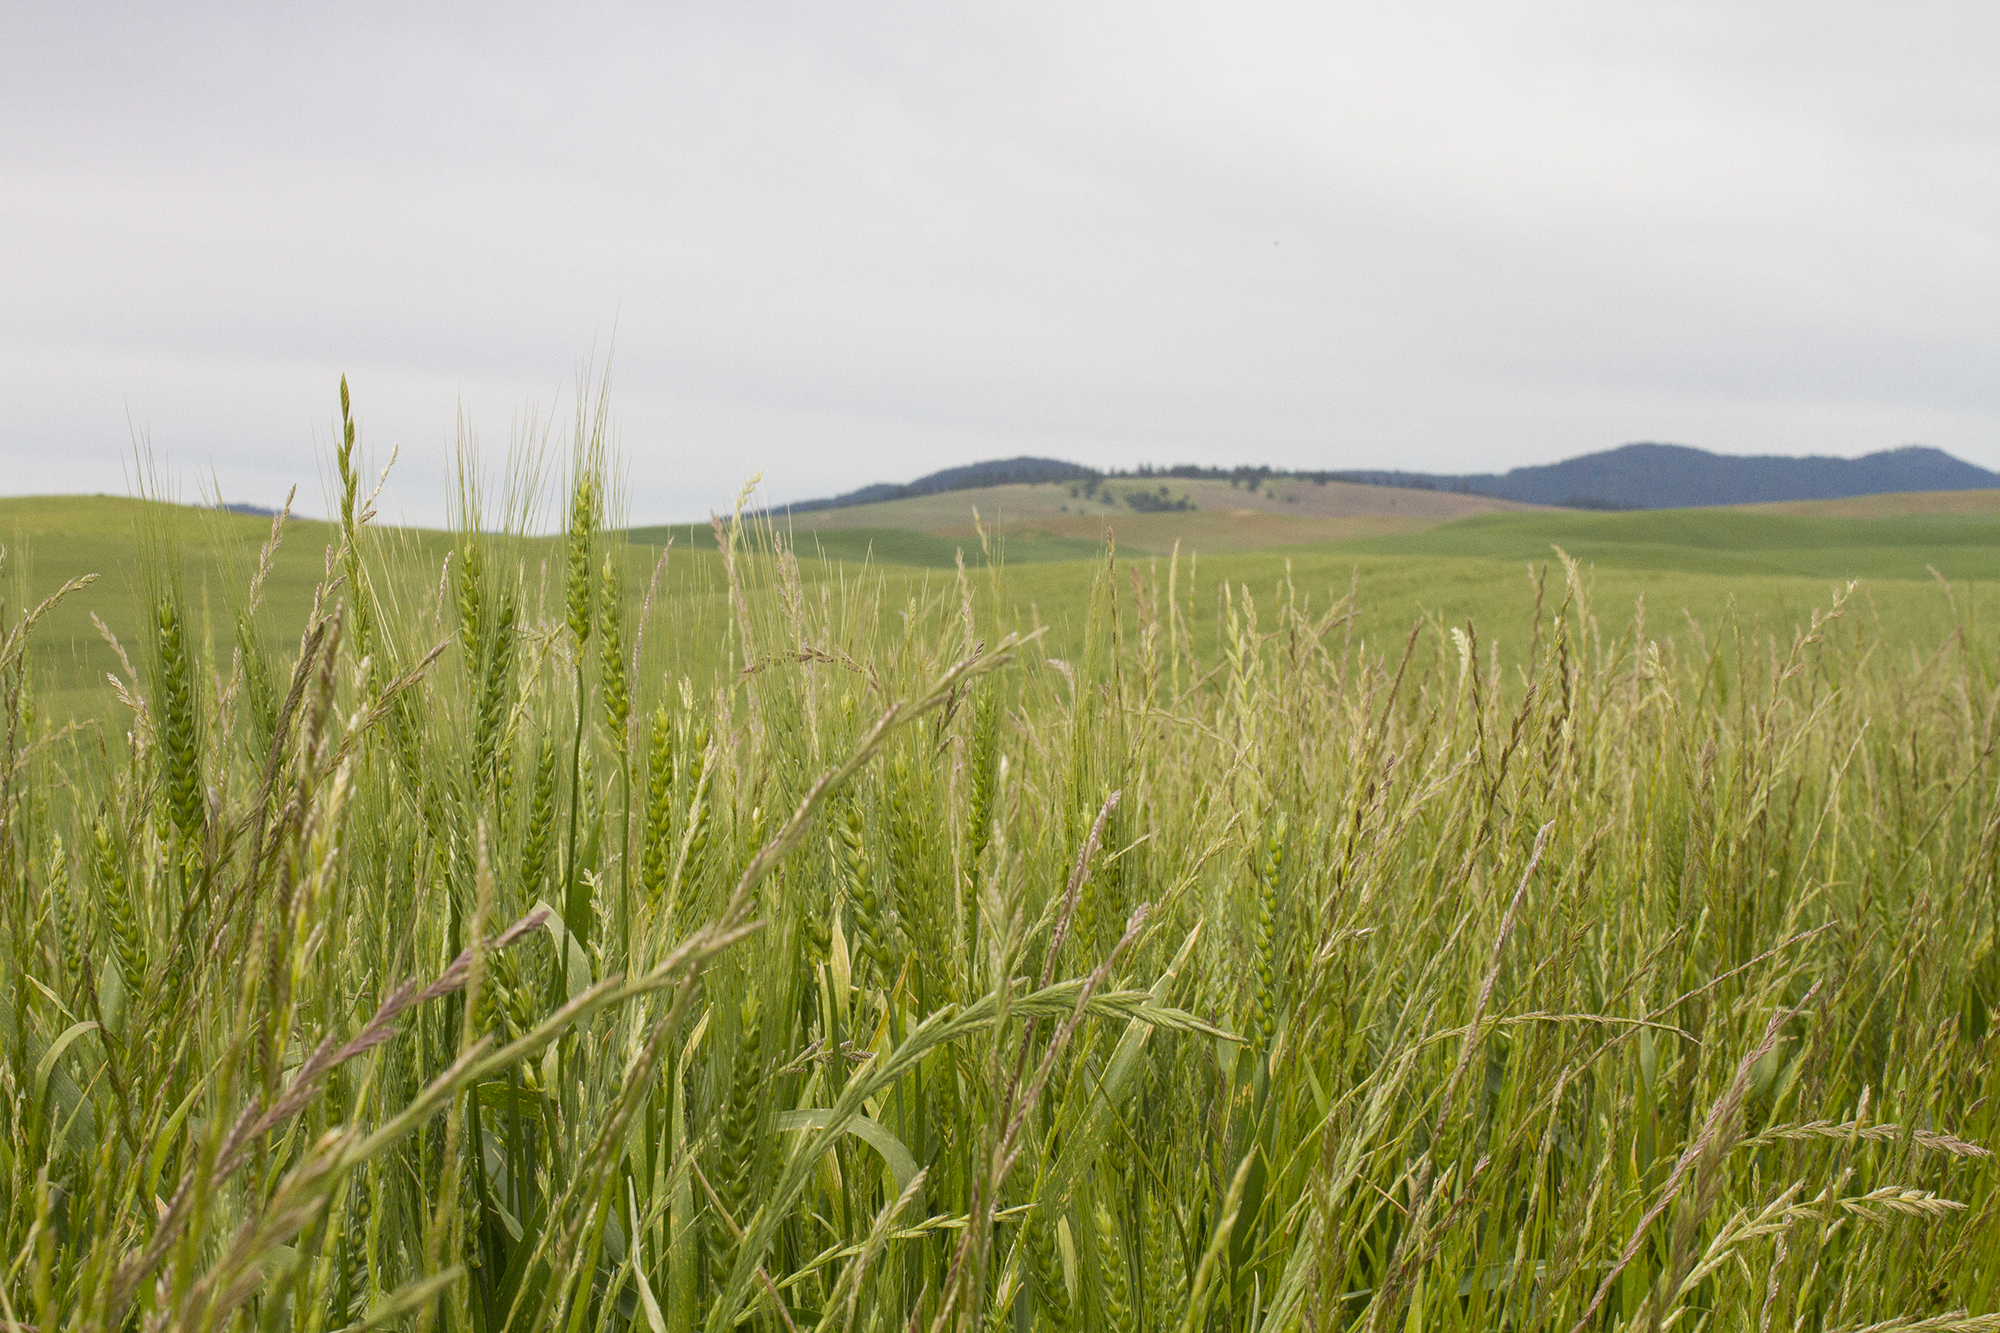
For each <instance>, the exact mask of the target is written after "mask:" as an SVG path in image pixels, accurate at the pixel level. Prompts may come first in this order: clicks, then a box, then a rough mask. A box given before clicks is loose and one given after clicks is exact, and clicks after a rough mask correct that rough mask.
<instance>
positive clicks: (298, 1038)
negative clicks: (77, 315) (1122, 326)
mask: <svg viewBox="0 0 2000 1333" xmlns="http://www.w3.org/2000/svg"><path fill="white" fill-rule="evenodd" d="M344 400H345V390H344V388H343V409H344V410H345V401H344ZM337 462H338V469H339V484H340V487H341V493H340V496H339V500H340V515H339V518H340V522H339V525H338V528H337V530H336V531H334V532H333V540H332V545H331V546H330V547H329V548H328V553H327V557H326V559H325V561H324V564H323V568H324V574H323V576H322V577H321V578H320V579H319V580H318V583H317V587H316V588H315V589H314V591H313V594H312V596H311V598H310V600H309V610H307V611H306V612H304V613H303V615H302V616H301V617H300V618H299V623H295V624H292V625H291V626H290V627H289V630H288V633H289V636H290V637H289V640H288V644H289V646H287V647H286V648H285V649H284V650H283V651H273V650H272V649H271V647H270V646H269V641H268V637H267V636H265V635H262V634H260V633H258V632H256V631H255V629H254V626H255V625H256V624H257V623H258V621H257V617H258V615H259V614H260V611H259V606H258V602H259V598H260V596H261V595H262V592H263V587H264V584H263V580H264V577H265V576H264V574H263V572H262V571H266V570H269V569H270V568H272V567H273V565H274V562H275V561H276V560H277V556H276V554H275V552H276V551H277V550H279V549H282V546H281V544H282V543H283V542H284V541H286V540H288V535H287V529H286V526H285V525H284V524H282V523H279V524H274V525H273V527H272V532H271V537H270V544H269V545H267V547H266V550H265V551H264V553H263V555H262V556H261V558H260V559H258V560H256V561H252V562H249V563H248V565H247V566H246V567H247V568H248V569H249V570H250V571H251V572H250V573H249V575H248V577H247V578H246V579H245V580H244V581H243V583H242V585H241V586H240V587H237V588H235V589H234V590H233V591H232V592H231V593H230V594H229V599H230V600H228V601H227V603H226V605H225V604H224V601H223V600H220V599H218V598H217V597H215V596H205V597H203V598H201V599H199V601H197V600H196V599H194V598H192V597H191V596H190V594H189V592H188V590H187V587H186V586H185V583H184V581H183V579H182V576H181V573H180V570H179V567H178V565H177V557H176V554H175V550H174V548H173V544H172V542H171V541H168V540H166V539H164V538H162V539H160V540H159V541H157V542H155V543H154V544H153V546H152V547H150V548H149V555H148V563H147V571H148V573H147V580H146V583H145V586H144V587H143V589H142V597H143V599H144V604H145V606H146V607H147V619H146V624H145V632H144V633H143V635H141V636H140V637H139V640H138V641H134V642H121V643H120V644H119V645H118V648H119V652H118V656H119V657H120V659H121V661H122V663H123V665H122V666H121V667H120V673H119V674H120V678H121V682H122V683H121V685H120V687H119V690H118V694H119V700H118V703H117V706H116V708H114V709H113V710H111V714H112V716H111V719H110V720H109V721H107V722H106V723H104V724H103V725H92V724H90V723H89V722H87V721H69V720H64V719H60V718H51V717H45V716H43V714H42V712H41V711H40V710H38V708H37V704H36V698H37V695H36V682H37V676H36V673H35V672H34V671H33V670H32V669H31V668H30V665H29V664H30V662H31V657H30V653H29V644H30V643H31V641H32V639H33V636H34V634H35V632H36V628H37V626H36V623H35V622H36V620H37V618H38V617H41V616H45V615H47V614H49V612H48V610H47V608H46V605H44V606H37V607H26V608H23V607H19V606H17V607H15V608H14V609H13V610H12V611H11V612H10V614H9V617H8V619H7V620H6V622H5V625H4V627H0V708H4V728H5V730H4V739H0V894H4V897H0V950H4V952H0V958H4V963H0V966H4V967H5V969H6V984H5V985H4V986H3V987H0V1105H4V1115H5V1117H6V1120H5V1125H4V1132H0V1324H4V1325H6V1326H7V1327H8V1328H9V1329H10V1330H14V1329H33V1330H38V1331H39V1330H54V1329H102V1330H112V1329H118V1330H124V1329H143V1330H181V1329H188V1330H193V1329H210V1328H239V1329H244V1330H249V1329H273V1330H276V1329H287V1330H302V1331H309V1333H332V1331H334V1330H344V1329H362V1328H398V1329H413V1330H423V1331H424V1333H431V1331H432V1330H452V1331H453V1333H460V1331H466V1333H474V1331H476V1333H495V1331H497V1330H502V1329H523V1330H526V1329H535V1330H540V1329H552V1330H554V1329H559V1330H564V1333H586V1331H588V1333H600V1331H604V1330H627V1329H629V1330H634V1333H668V1331H670V1330H671V1331H672V1333H682V1331H683V1330H690V1329H694V1328H697V1327H699V1328H702V1329H705V1330H707V1331H708V1333H721V1331H722V1330H727V1329H733V1328H737V1327H748V1328H754V1329H757V1330H762V1331H765V1333H773V1331H775V1330H788V1331H789V1330H804V1329H808V1328H810V1329H815V1330H821V1331H824V1330H842V1331H843V1333H846V1331H847V1330H885V1331H886V1330H891V1329H896V1330H900V1329H963V1330H973V1329H978V1330H995V1331H996V1333H997V1331H999V1330H1008V1329H1011V1330H1018V1331H1020V1333H1031V1331H1032V1330H1049V1331H1051V1333H1055V1331H1059V1330H1098V1329H1104V1330H1129V1331H1131V1333H1139V1331H1140V1330H1145V1331H1147V1333H1152V1331H1154V1330H1159V1331H1161V1333H1192V1331H1193V1330H1238V1329H1241V1330H1292V1329H1310V1330H1329V1329H1350V1328H1352V1329H1368V1330H1395V1331H1396V1333H1432V1331H1434V1330H1445V1329H1501V1328H1504V1329H1518V1330H1527V1329H1535V1330H1544V1329H1546V1330H1554V1331H1556V1333H1582V1331H1583V1330H1612V1329H1646V1330H1657V1329H1667V1328H1674V1329H1680V1330H1693V1329H1756V1330H1759V1331H1760V1333H1762V1331H1763V1330H1811V1331H1812V1333H1828V1331H1832V1330H1862V1329H1867V1330H1872V1331H1873V1333H1888V1331H1889V1330H1893V1329H1912V1330H1915V1329H1926V1330H1940V1331H1943V1330H1972V1329H1994V1328H2000V1314H1996V1313H1995V1312H1996V1310H2000V1296H1996V1283H2000V1218H1996V1215H1995V1211H1996V1207H2000V1201H1996V1198H1995V1188H1994V1187H1995V1184H1996V1166H1995V1161H1994V1158H1993V1156H1992V1152H1991V1150H1990V1147H1989V1145H1990V1144H1991V1143H1992V1142H1993V1141H1994V1139H1995V1137H1996V1136H1995V1125H1994V1121H1995V1117H1996V1115H2000V1102H1996V1098H1995V1095H1994V1094H1995V1087H1994V1062H1993V1054H1994V1044H1995V1042H1996V1041H2000V1027H1996V1025H1995V1023H1994V1022H1993V1007H1994V1005H1995V1004H1996V1002H2000V954H1996V952H1995V943H1996V906H1997V905H2000V896H1996V891H1997V890H2000V886H1996V883H1995V875H1996V871H1997V870H2000V788H1996V779H1997V778H2000V774H1996V767H1995V765H1994V763H1993V758H1994V749H1995V746H1996V743H2000V733H1996V731H1995V725H1996V720H2000V683H1996V681H1995V678H1994V675H1993V672H1992V670H1991V668H1990V666H1989V665H1987V659H1986V657H1984V656H1982V654H1981V652H1980V651H1978V645H1976V644H1975V643H1973V642H1971V641H1969V639H1968V638H1967V636H1966V635H1964V634H1962V633H1953V632H1951V631H1950V629H1949V627H1948V626H1947V627H1946V630H1945V632H1942V633H1940V634H1939V635H1937V636H1936V643H1935V644H1934V645H1926V646H1924V647H1922V648H1916V647H1913V646H1912V645H1911V644H1910V643H1908V642H1904V641H1900V640H1894V639H1891V638H1889V637H1887V636H1886V635H1885V634H1884V632H1883V631H1882V630H1881V629H1880V627H1879V625H1877V626H1874V627H1871V625H1870V624H1869V623H1868V621H1867V620H1866V619H1864V618H1861V617H1856V616H1853V615H1851V614H1849V611H1850V603H1848V602H1847V601H1846V600H1844V599H1843V597H1842V596H1841V595H1839V594H1836V595H1834V596H1832V597H1830V598H1829V600H1828V601H1827V603H1826V605H1825V606H1824V607H1823V608H1822V611H1821V612H1820V613H1819V614H1817V615H1815V616H1814V617H1813V618H1812V620H1811V621H1810V622H1809V623H1808V624H1807V625H1806V626H1805V627H1804V628H1803V629H1802V630H1801V631H1800V632H1798V633H1796V634H1782V635H1772V634H1768V633H1762V632H1759V631H1757V630H1756V629H1754V628H1752V627H1749V626H1747V625H1744V624H1742V623H1738V622H1734V621H1731V620H1728V619H1726V618H1725V619H1722V620H1719V621H1716V622H1714V623H1709V624H1706V625H1693V624H1688V623H1681V624H1674V625H1666V626H1659V627H1656V626H1651V625H1648V624H1647V623H1646V620H1645V618H1644V616H1643V614H1634V613H1633V611H1632V609H1631V608H1630V607H1627V606H1617V607H1598V606H1595V605H1593V603H1592V599H1591V595H1590V587H1589V585H1588V583H1587V581H1586V580H1585V579H1584V578H1583V576H1582V574H1581V573H1580V572H1579V571H1578V570H1577V569H1576V568H1575V567H1573V566H1571V567H1567V568H1565V567H1562V566H1560V565H1558V567H1557V568H1556V569H1555V570H1554V572H1553V574H1552V575H1551V576H1550V577H1549V579H1548V580H1547V582H1546V584H1545V586H1544V587H1543V588H1542V590H1541V596H1540V600H1539V601H1538V602H1537V604H1536V605H1535V607H1534V610H1533V619H1532V625H1533V637H1532V640H1531V642H1530V643H1529V644H1528V645H1526V647H1525V649H1524V650H1523V651H1520V652H1515V653H1512V654H1510V656H1509V657H1508V658H1506V659H1504V660H1503V658H1502V656H1501V655H1500V654H1499V652H1498V651H1497V650H1496V648H1495V646H1494V645H1493V644H1492V643H1491V642H1489V641H1486V640H1483V639H1481V638H1480V637H1479V635H1478V627H1477V626H1476V625H1473V626H1464V625H1447V624H1443V623H1438V622H1430V623H1419V624H1418V625H1416V626H1415V627H1414V628H1413V629H1410V630H1409V631H1408V633H1407V636H1406V635H1405V634H1404V633H1402V632H1398V633H1397V634H1395V635H1394V636H1392V637H1389V638H1381V637H1378V636H1375V635H1373V634H1372V633H1366V632H1363V631H1364V628H1365V626H1366V624H1367V623H1368V622H1367V621H1365V619H1364V617H1363V616H1362V614H1361V605H1362V603H1363V602H1365V599H1366V596H1367V588H1366V587H1365V586H1361V587H1358V588H1355V589H1349V588H1347V587H1341V588H1339V589H1337V590H1336V591H1334V592H1328V591H1325V590H1324V589H1320V588H1313V587H1309V586H1306V585H1304V584H1298V583H1293V582H1290V581H1286V582H1281V583H1279V584H1278V585H1277V586H1276V587H1275V588H1272V587H1261V588H1252V587H1250V586H1248V585H1247V584H1234V583H1227V582H1225V583H1223V584H1221V585H1220V586H1214V585H1210V586H1207V587H1205V588H1204V589H1203V591H1202V593H1201V594H1200V597H1201V598H1203V599H1206V604H1205V605H1202V606H1199V607H1198V606H1197V605H1196V600H1197V595H1196V593H1195V592H1194V591H1193V584H1192V580H1191V579H1190V578H1187V577H1186V575H1187V573H1188V571H1187V570H1186V569H1185V566H1184V564H1183V563H1182V562H1180V561H1176V560H1161V561H1153V562H1148V563H1147V564H1145V565H1142V566H1131V565H1127V564H1121V563H1118V562H1115V561H1111V560H1107V561H1105V562H1104V563H1103V564H1102V566H1101V567H1100V568H1099V570H1098V573H1097V576H1096V578H1095V580H1094V584H1093V586H1092V588H1091V591H1090V594H1089V598H1088V604H1087V612H1086V614H1085V615H1084V617H1083V619H1082V622H1081V624H1080V625H1079V626H1078V627H1077V629H1076V630H1075V632H1073V633H1071V634H1070V635H1069V636H1068V639H1069V646H1065V647H1064V648H1063V649H1062V652H1063V653H1064V654H1066V655H1065V656H1057V655H1055V652H1054V649H1053V648H1052V646H1051V644H1050V642H1049V639H1048V636H1046V635H1044V634H1038V633H1037V631H1036V629H1035V628H1034V626H1033V625H1032V624H1027V625H1025V626H1024V625H1023V623H1022V621H1021V620H1020V618H1019V617H1017V616H1015V615H1013V614H1012V613H1011V611H1010V610H1009V608H1010V607H1011V606H1012V602H1011V601H1010V599H1009V595H1008V593H1007V591H1006V587H1005V581H1006V579H1007V577H1008V576H1007V575H1006V573H1005V572H1004V570H1002V569H1000V568H998V567H987V568H981V569H978V570H975V571H973V572H970V573H968V572H965V571H963V570H961V571H960V572H959V574H958V575H957V577H955V578H953V577H949V576H947V577H940V578H936V579H933V580H930V581H928V582H923V583H912V582H909V581H895V580H890V579H887V578H884V577H879V576H875V575H871V574H870V573H868V572H867V571H865V570H864V571H861V572H859V573H855V574H853V575H851V576H842V577H840V578H831V579H829V578H818V579H810V580H808V579H804V578H802V577H801V576H800V575H799V572H798V564H797V561H796V560H795V559H794V558H793V556H792V555H791V553H790V552H789V551H788V550H786V549H785V546H784V544H783V543H782V542H777V541H774V540H772V539H771V538H770V537H769V536H768V534H766V535H764V536H761V537H760V536H759V535H758V534H757V533H756V532H755V531H754V529H752V528H750V527H748V526H745V525H741V524H736V525H725V526H724V527H723V528H722V529H721V530H720V539H719V547H720V551H721V556H720V559H721V569H722V571H723V575H724V578H723V582H722V587H721V594H720V602H719V605H720V607H721V610H720V611H719V612H716V613H713V614H711V613H708V612H704V615H705V616H706V619H704V620H703V621H702V622H701V623H702V625H703V626H705V627H706V628H704V629H703V630H702V632H701V633H700V634H696V633H695V632H694V631H692V630H691V629H690V628H689V627H688V626H687V625H684V624H677V623H676V617H677V615H678V614H679V608H678V607H677V605H676V599H675V597H674V595H673V593H672V588H673V584H672V581H671V580H670V579H659V578H656V577H655V576H654V574H652V573H651V572H648V571H645V570H644V567H643V566H640V567H639V569H640V572H639V573H637V574H636V575H635V574H634V573H632V572H631V571H632V570H633V569H634V566H633V565H632V564H631V562H630V560H629V559H628V555H629V553H628V552H627V551H625V550H623V549H622V548H621V545H620V539H619V538H618V537H617V535H616V533H615V531H614V529H613V526H612V525H611V524H610V522H609V521H608V518H607V515H608V514H609V513H610V512H611V509H612V508H615V497H613V496H612V495H611V489H612V488H611V487H610V485H609V483H608V480H607V478H608V477H609V476H610V475H611V474H610V472H609V470H608V466H607V460H606V458H605V456H604V446H603V419H602V417H601V416H596V417H589V418H586V419H585V420H584V421H583V422H582V423H580V425H579V429H578V435H577V441H576V446H575V449H574V452H573V456H572V459H571V466H570V467H569V468H568V469H567V474H566V478H565V483H564V490H563V503H564V506H565V511H566V513H567V515H568V519H567V525H566V535H565V536H564V537H563V538H562V539H561V541H560V542H559V543H558V544H557V547H556V548H555V549H556V557H555V559H554V560H553V561H549V562H543V561H542V558H541V556H540V555H537V554H532V553H531V551H530V545H531V544H530V543H529V541H528V539H527V538H526V537H524V536H523V535H522V533H521V531H520V524H519V523H518V522H517V516H518V515H519V514H520V513H522V512H524V511H523V509H522V508H521V506H519V505H516V504H514V503H513V502H512V501H511V500H509V501H507V502H504V503H499V504H491V505H487V506H485V507H484V508H482V505H481V503H480V495H479V491H478V487H477V486H476V485H475V484H472V483H470V482H468V483H467V485H466V486H465V488H464V489H463V491H462V503H461V510H462V522H461V524H460V527H459V530H458V532H457V534H456V535H455V537H453V538H451V539H450V540H449V541H446V542H442V543H439V544H441V545H442V546H443V547H444V550H443V552H442V553H440V552H438V551H437V550H435V549H434V546H420V547H419V546H412V545H410V544H409V543H407V542H399V541H398V540H397V539H396V538H394V536H393V535H390V534H383V533H379V532H376V531H374V530H373V528H372V527H371V524H370V522H369V518H370V514H369V500H368V495H367V489H368V488H367V484H366V483H365V482H364V480H363V479H362V477H361V476H360V475H359V468H358V464H357V462H356V459H355V440H354V432H353V428H352V423H351V420H350V421H349V422H348V424H347V426H346V429H345V433H344V437H343V439H342V441H341V444H340V447H339V456H338V460H337ZM533 549H534V550H536V551H539V550H540V549H541V548H540V547H535V548H533ZM316 558H317V557H316ZM668 559H669V561H670V560H671V559H672V557H671V555H669V557H668ZM413 566H415V568H414V569H413ZM641 585H643V586H641ZM1198 619H1201V620H1203V622H1204V623H1205V624H1207V626H1208V629H1207V630H1205V631H1204V632H1203V634H1202V635H1201V636H1199V637H1198V636H1197V634H1196V633H1195V630H1194V628H1193V627H1194V626H1195V624H1196V622H1197V620H1198ZM702 640H706V641H707V646H706V648H705V649H704V651H706V652H708V653H710V654H712V655H713V658H714V660H713V661H704V662H701V663H699V664H697V663H694V662H692V661H687V660H681V659H682V658H685V657H686V656H687V655H688V654H689V653H691V652H692V651H694V650H693V649H692V648H690V647H689V645H691V644H694V643H696V642H698V641H702ZM716 662H720V663H722V664H723V668H722V669H717V667H716V665H715V664H716Z"/></svg>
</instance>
